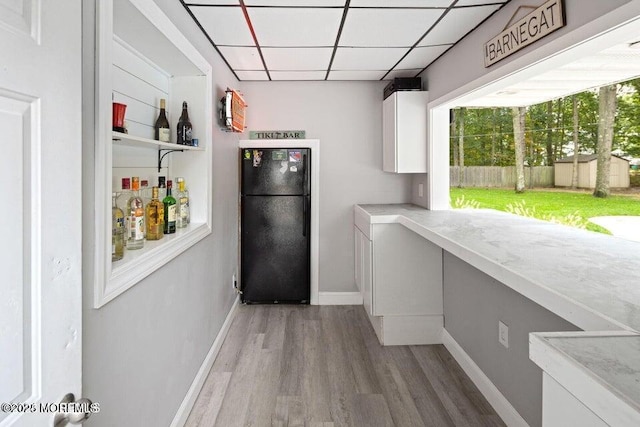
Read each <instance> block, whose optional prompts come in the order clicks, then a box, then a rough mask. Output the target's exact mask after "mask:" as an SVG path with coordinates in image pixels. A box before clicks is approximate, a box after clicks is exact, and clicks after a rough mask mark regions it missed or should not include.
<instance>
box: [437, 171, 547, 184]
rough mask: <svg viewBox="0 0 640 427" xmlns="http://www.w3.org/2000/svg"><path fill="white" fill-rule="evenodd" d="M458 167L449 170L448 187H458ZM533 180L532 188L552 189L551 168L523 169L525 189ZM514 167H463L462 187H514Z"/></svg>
mask: <svg viewBox="0 0 640 427" xmlns="http://www.w3.org/2000/svg"><path fill="white" fill-rule="evenodd" d="M459 169H460V167H459V166H451V167H450V168H449V185H450V186H451V187H459V186H460V179H459V178H460V174H459V172H458V171H459ZM532 179H533V186H534V187H553V166H534V167H533V168H529V167H526V166H525V168H524V180H525V184H526V186H527V187H529V183H530V182H531V180H532ZM515 185H516V167H515V166H465V167H464V168H463V170H462V187H515Z"/></svg>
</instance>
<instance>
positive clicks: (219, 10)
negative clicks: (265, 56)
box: [189, 6, 254, 46]
mask: <svg viewBox="0 0 640 427" xmlns="http://www.w3.org/2000/svg"><path fill="white" fill-rule="evenodd" d="M189 9H191V11H192V12H193V14H194V16H195V17H196V19H198V22H200V25H202V28H204V30H205V31H206V32H207V34H208V35H209V37H211V40H213V42H214V43H215V44H217V45H234V46H253V45H254V42H253V37H251V33H250V32H249V27H248V26H247V21H246V20H245V19H244V14H243V13H242V9H241V8H239V7H201V6H191V7H190V8H189Z"/></svg>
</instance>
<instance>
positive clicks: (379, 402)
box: [351, 394, 394, 427]
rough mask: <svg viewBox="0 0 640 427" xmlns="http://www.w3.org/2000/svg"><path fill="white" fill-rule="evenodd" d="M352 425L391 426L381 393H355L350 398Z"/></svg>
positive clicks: (392, 424) (385, 403)
mask: <svg viewBox="0 0 640 427" xmlns="http://www.w3.org/2000/svg"><path fill="white" fill-rule="evenodd" d="M351 413H352V414H353V425H354V426H367V427H393V426H394V423H393V420H392V418H391V413H390V412H389V407H388V406H387V401H386V399H385V398H384V396H383V395H381V394H355V395H353V397H352V399H351Z"/></svg>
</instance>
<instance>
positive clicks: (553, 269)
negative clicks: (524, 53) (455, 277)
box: [356, 204, 640, 332]
mask: <svg viewBox="0 0 640 427" xmlns="http://www.w3.org/2000/svg"><path fill="white" fill-rule="evenodd" d="M356 215H365V216H367V217H368V219H369V222H370V223H372V224H375V223H400V224H403V225H404V226H406V227H407V228H409V229H411V230H412V231H414V232H416V233H418V234H420V235H421V236H423V237H425V238H426V239H428V240H430V241H432V242H433V243H435V244H436V245H438V246H440V247H442V248H443V249H444V250H446V251H448V252H450V253H452V254H453V255H455V256H457V257H458V258H460V259H462V260H463V261H465V262H467V263H469V264H471V265H473V266H474V267H476V268H478V269H479V270H481V271H483V272H485V273H486V274H488V275H489V276H492V277H493V278H495V279H496V280H498V281H500V282H502V283H503V284H505V285H506V286H509V287H511V288H513V289H514V290H516V291H517V292H519V293H521V294H522V295H524V296H526V297H527V298H529V299H531V300H532V301H534V302H536V303H538V304H540V305H541V306H543V307H545V308H547V309H548V310H550V311H552V312H553V313H555V314H557V315H558V316H560V317H562V318H564V319H565V320H567V321H569V322H571V323H573V324H574V325H576V326H577V327H579V328H581V329H583V330H587V331H602V330H620V329H624V330H630V331H636V332H640V243H638V242H631V241H627V240H623V239H619V238H616V237H612V236H608V235H604V234H599V233H594V232H591V231H586V230H579V229H575V228H570V227H567V226H563V225H557V224H551V223H549V222H546V221H540V220H536V219H531V218H524V217H520V216H516V215H512V214H508V213H505V212H499V211H494V210H489V209H469V210H450V211H429V210H426V209H424V208H421V207H418V206H415V205H407V204H402V205H357V206H356Z"/></svg>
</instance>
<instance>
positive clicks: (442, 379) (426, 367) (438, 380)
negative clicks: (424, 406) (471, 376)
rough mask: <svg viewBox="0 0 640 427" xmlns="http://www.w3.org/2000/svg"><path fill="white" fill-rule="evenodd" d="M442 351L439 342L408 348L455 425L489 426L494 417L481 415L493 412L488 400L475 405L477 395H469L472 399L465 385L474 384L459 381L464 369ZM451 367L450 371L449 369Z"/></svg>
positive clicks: (463, 426) (467, 386)
mask: <svg viewBox="0 0 640 427" xmlns="http://www.w3.org/2000/svg"><path fill="white" fill-rule="evenodd" d="M443 351H444V352H445V353H447V354H448V352H447V350H446V349H445V348H444V346H441V345H437V346H412V347H411V352H412V353H413V354H414V356H415V357H416V360H417V361H418V363H419V364H420V366H421V368H422V369H423V371H424V372H425V373H426V377H427V379H428V380H429V383H430V384H431V386H432V387H433V389H434V390H435V392H436V393H437V394H438V397H439V398H440V401H441V402H442V404H443V405H444V407H445V408H446V409H447V412H448V413H449V416H450V417H451V419H452V420H453V422H454V423H455V425H456V426H462V427H467V426H469V427H478V426H487V425H489V426H493V425H494V424H492V423H493V422H494V421H493V420H487V419H485V417H484V415H485V414H486V413H492V414H495V412H493V410H492V408H491V407H490V405H489V404H488V403H481V406H480V407H478V405H477V402H478V400H479V398H478V397H477V396H473V398H472V399H471V398H470V395H469V394H468V392H467V391H466V390H465V389H466V388H470V387H475V386H474V385H473V383H472V382H471V380H469V382H470V383H471V384H470V385H466V386H463V385H462V381H463V376H465V377H466V375H465V374H464V372H462V373H460V372H457V371H455V367H454V365H453V362H455V360H453V361H445V360H443V357H444V354H443V353H442V352H443ZM456 365H457V364H456ZM452 369H453V370H454V372H452ZM461 369H462V368H460V370H461ZM467 378H468V377H467ZM482 399H483V400H485V399H484V397H482ZM485 402H486V400H485ZM486 406H489V408H486ZM500 425H504V424H500Z"/></svg>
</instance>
